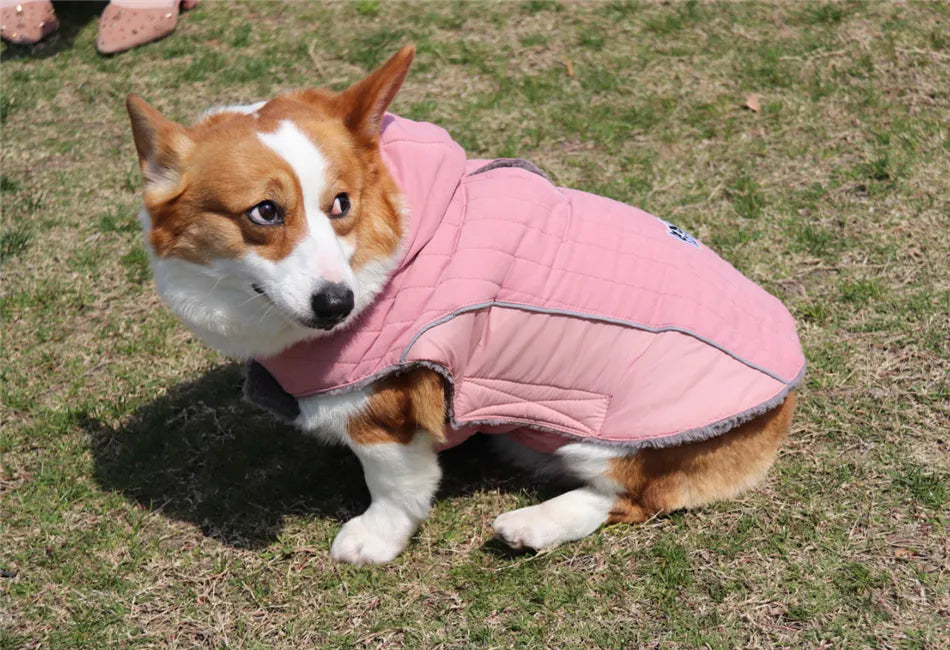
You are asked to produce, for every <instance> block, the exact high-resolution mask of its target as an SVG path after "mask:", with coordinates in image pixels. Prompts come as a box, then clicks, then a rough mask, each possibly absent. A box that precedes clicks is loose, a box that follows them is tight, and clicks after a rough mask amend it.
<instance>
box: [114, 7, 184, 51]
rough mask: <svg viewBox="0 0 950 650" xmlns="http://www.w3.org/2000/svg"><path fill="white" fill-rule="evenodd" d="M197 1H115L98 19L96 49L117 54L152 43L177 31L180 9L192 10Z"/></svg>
mask: <svg viewBox="0 0 950 650" xmlns="http://www.w3.org/2000/svg"><path fill="white" fill-rule="evenodd" d="M197 4H198V0H112V1H111V2H110V3H109V5H108V6H107V7H106V8H105V11H103V12H102V17H101V18H99V38H98V39H97V41H96V48H97V49H98V50H99V52H101V53H102V54H115V53H116V52H122V51H124V50H128V49H131V48H133V47H136V46H138V45H144V44H145V43H151V42H152V41H157V40H158V39H160V38H164V37H166V36H168V35H169V34H171V33H172V32H173V31H175V27H176V26H177V25H178V10H179V6H180V7H182V8H184V9H191V8H193V7H194V6H195V5H197Z"/></svg>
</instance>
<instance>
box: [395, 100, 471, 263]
mask: <svg viewBox="0 0 950 650" xmlns="http://www.w3.org/2000/svg"><path fill="white" fill-rule="evenodd" d="M380 152H381V153H382V157H383V163H384V164H385V165H386V168H387V169H388V170H389V173H390V174H391V175H392V177H393V179H394V180H395V181H396V184H397V185H398V186H399V188H400V189H401V190H402V192H403V194H404V195H405V198H406V201H407V202H408V204H409V224H408V227H409V232H408V234H407V236H406V237H405V240H404V241H405V247H406V253H405V256H404V257H403V262H402V263H401V264H400V266H403V265H405V264H406V262H407V261H409V260H412V259H413V258H414V257H415V256H416V254H417V253H418V252H419V250H420V249H421V248H422V246H423V245H425V243H426V242H428V241H429V239H431V238H432V235H433V234H434V233H435V230H436V228H437V227H438V226H439V223H441V221H442V218H443V216H444V215H445V211H446V209H447V208H448V207H449V203H451V201H452V197H453V196H455V191H456V189H458V185H459V182H460V181H461V179H462V175H463V174H464V173H465V170H466V160H465V150H464V149H462V147H461V146H460V145H459V144H458V143H457V142H455V141H454V140H453V139H452V138H451V136H449V134H448V132H447V131H446V130H445V129H442V128H440V127H438V126H436V125H434V124H429V123H428V122H415V121H413V120H409V119H406V118H402V117H398V116H396V115H392V114H391V113H387V114H386V116H385V117H384V118H383V124H382V134H381V136H380Z"/></svg>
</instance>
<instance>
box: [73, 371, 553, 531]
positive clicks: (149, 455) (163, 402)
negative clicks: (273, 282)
mask: <svg viewBox="0 0 950 650" xmlns="http://www.w3.org/2000/svg"><path fill="white" fill-rule="evenodd" d="M242 381H243V378H242V370H241V368H240V367H239V366H237V365H229V366H225V367H221V368H218V369H215V370H212V371H211V372H209V373H207V374H206V375H204V376H203V377H201V378H200V379H198V380H196V381H193V382H189V383H185V384H181V385H179V386H176V387H175V388H173V389H172V390H170V391H169V392H168V393H167V394H166V395H164V396H162V397H160V398H158V399H156V400H155V401H154V402H151V403H149V404H147V405H145V406H143V407H142V408H140V409H139V410H138V411H136V412H135V413H134V414H133V415H132V417H131V418H130V419H128V420H127V421H126V422H124V423H123V424H122V425H121V426H118V427H111V426H107V425H105V424H103V423H102V422H99V421H97V420H88V421H87V422H86V423H85V427H86V429H87V430H88V431H89V433H90V436H91V447H92V452H93V457H94V461H95V478H96V480H97V482H98V483H99V484H100V486H101V487H103V488H104V489H107V490H116V491H118V492H121V493H122V494H124V495H125V496H126V497H127V498H129V499H131V500H133V501H135V502H137V503H139V504H141V505H143V506H145V507H147V508H150V509H153V510H156V511H159V512H161V513H162V514H163V515H165V516H168V517H171V518H174V519H178V520H182V521H187V522H191V523H193V524H194V525H196V526H198V527H200V528H201V530H202V531H203V532H204V533H205V534H206V535H208V536H210V537H213V538H215V539H218V540H220V541H221V542H223V543H226V544H229V545H232V546H236V547H242V548H259V547H262V546H266V545H267V544H269V543H271V542H273V541H274V540H275V539H276V538H277V535H278V534H279V533H280V530H281V528H282V526H283V522H284V520H285V518H286V517H287V516H289V515H308V516H309V515H315V516H319V517H327V518H332V519H335V520H337V521H341V522H342V521H345V520H346V519H349V518H350V517H352V516H354V515H357V514H359V513H360V512H362V511H363V510H364V509H365V508H366V506H367V505H368V504H369V494H368V492H367V490H366V487H365V484H364V482H363V472H362V468H361V467H360V465H359V462H358V461H357V460H356V457H355V456H353V455H352V454H351V453H350V452H349V451H348V450H346V449H343V448H340V447H330V446H326V445H323V444H321V443H320V442H318V441H317V440H316V439H314V438H313V437H310V436H307V435H304V434H303V433H300V432H298V431H297V430H296V429H294V428H292V427H289V426H286V425H283V424H281V423H279V422H277V421H276V420H275V419H274V418H273V417H272V416H270V415H269V414H267V413H265V412H263V411H260V410H258V409H257V408H255V407H253V406H251V405H249V404H246V403H244V402H243V401H242V400H241V398H240V395H241V384H242ZM441 462H442V467H443V469H444V474H445V479H444V480H443V483H442V488H441V489H440V491H439V495H438V498H440V499H444V498H452V497H457V496H462V495H465V494H471V493H474V492H477V491H479V490H482V489H502V490H505V491H525V492H527V493H529V494H530V495H531V496H532V498H534V497H538V496H539V493H538V491H537V487H536V485H535V484H534V483H533V482H531V481H530V479H523V478H519V477H520V476H521V474H520V473H518V472H516V471H513V470H512V469H511V468H510V467H509V466H507V465H505V464H503V463H501V462H500V461H499V460H498V459H497V457H496V456H495V455H494V454H493V453H492V452H491V450H490V449H489V445H488V443H487V441H486V439H485V437H484V436H475V437H474V438H472V439H471V440H469V441H468V442H466V443H465V444H464V445H462V446H460V447H458V448H456V449H453V450H449V451H447V452H445V453H443V454H442V455H441ZM541 496H546V495H541Z"/></svg>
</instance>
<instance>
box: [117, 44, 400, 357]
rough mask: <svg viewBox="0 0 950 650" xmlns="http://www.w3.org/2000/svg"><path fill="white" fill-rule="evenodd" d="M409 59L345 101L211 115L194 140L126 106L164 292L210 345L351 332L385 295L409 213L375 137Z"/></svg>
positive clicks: (188, 131) (326, 97) (230, 347)
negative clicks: (382, 292) (381, 294)
mask: <svg viewBox="0 0 950 650" xmlns="http://www.w3.org/2000/svg"><path fill="white" fill-rule="evenodd" d="M413 53H414V50H413V48H412V47H411V46H407V47H405V48H403V49H402V50H400V51H399V52H398V53H397V54H396V55H395V56H393V57H392V58H391V59H390V60H389V61H387V62H386V63H385V64H383V65H382V66H381V67H380V68H379V69H378V70H376V71H375V72H373V73H372V74H370V75H369V76H368V77H366V78H364V79H362V80H361V81H359V82H358V83H356V84H354V85H353V86H351V87H350V88H348V89H346V90H344V91H343V92H332V91H329V90H323V89H313V90H305V91H300V92H294V93H289V94H285V95H281V96H278V97H276V98H275V99H273V100H271V101H269V102H266V103H264V102H262V103H260V104H255V105H253V106H247V107H234V108H223V109H216V110H213V111H210V112H209V113H207V114H205V116H204V117H203V119H202V120H200V121H199V122H198V123H197V124H196V125H194V126H192V127H190V128H186V127H184V126H182V125H179V124H176V123H174V122H172V121H170V120H168V119H167V118H165V117H164V116H162V114H161V113H159V112H158V111H157V110H155V109H154V108H152V107H151V106H149V105H148V104H147V103H146V102H145V101H143V100H142V99H141V98H139V97H137V96H135V95H130V96H129V98H128V100H127V106H128V110H129V115H130V117H131V118H132V132H133V135H134V138H135V147H136V149H137V151H138V155H139V162H140V165H141V168H142V173H143V176H144V177H145V190H144V203H145V208H144V210H143V211H142V222H143V227H144V229H145V240H146V247H147V249H148V252H149V257H150V259H151V264H152V270H153V272H154V274H155V280H156V284H157V286H158V290H159V292H160V293H161V295H162V297H163V298H164V299H165V301H166V302H167V303H168V304H169V306H171V308H172V309H173V310H174V311H175V312H176V313H177V314H178V315H179V316H180V317H181V318H182V320H183V321H184V322H185V323H186V324H187V325H188V326H189V327H191V329H192V330H194V331H195V332H196V333H197V334H198V335H199V336H200V337H201V338H203V339H204V340H205V341H207V342H208V343H210V344H211V345H213V346H214V347H216V348H218V349H220V350H221V351H223V352H224V353H226V354H229V355H231V356H234V357H238V358H247V357H258V356H269V355H272V354H275V353H277V352H279V351H280V350H282V349H284V348H286V347H288V346H289V345H292V344H294V343H296V342H299V341H301V340H304V339H307V338H312V337H314V336H319V335H321V334H325V333H327V332H329V331H333V330H336V329H338V328H341V327H345V326H346V325H347V323H349V322H351V321H352V320H353V319H354V318H355V316H356V315H357V314H358V313H359V312H360V311H361V310H362V309H363V308H365V307H366V305H367V304H369V303H370V302H371V301H372V300H373V298H374V297H375V295H376V294H377V293H378V292H379V290H380V289H381V288H382V286H383V284H385V282H386V279H387V278H388V275H389V274H390V273H391V271H392V269H393V267H394V265H395V264H396V262H397V257H398V255H399V248H400V242H401V237H402V234H403V228H404V223H403V217H404V215H403V212H404V208H403V204H402V198H401V196H400V195H399V192H398V189H397V188H396V185H395V183H394V182H393V180H392V178H391V177H390V176H389V174H388V172H387V171H386V170H385V168H384V166H383V163H382V160H381V159H380V154H379V130H380V124H381V121H382V117H383V114H384V112H385V110H386V108H387V107H388V106H389V104H390V102H391V101H392V99H393V97H394V96H395V94H396V92H397V91H398V90H399V87H400V86H401V85H402V82H403V80H404V79H405V77H406V73H407V72H408V70H409V65H410V63H411V62H412V57H413Z"/></svg>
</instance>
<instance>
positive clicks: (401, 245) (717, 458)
mask: <svg viewBox="0 0 950 650" xmlns="http://www.w3.org/2000/svg"><path fill="white" fill-rule="evenodd" d="M413 55H414V50H413V48H412V47H411V46H407V47H405V48H403V49H402V50H400V51H399V52H398V53H396V54H395V55H394V56H393V57H392V58H390V59H389V60H388V61H387V62H386V63H384V64H383V65H382V66H381V67H379V68H378V69H377V70H375V71H374V72H372V73H371V74H369V75H368V76H367V77H365V78H363V79H362V80H360V81H358V82H357V83H355V84H354V85H352V86H350V87H349V88H347V89H346V90H343V91H342V92H334V91H331V90H326V89H308V90H302V91H297V92H289V93H286V94H282V95H279V96H277V97H275V98H274V99H271V100H270V101H266V102H260V103H257V104H253V105H249V106H229V107H221V108H215V109H212V110H210V111H208V112H206V113H205V114H204V115H203V116H202V117H201V118H200V119H199V120H198V122H197V123H196V124H194V125H193V126H190V127H185V126H182V125H180V124H178V123H175V122H173V121H171V120H169V119H167V118H166V117H164V116H163V115H162V114H161V113H160V112H159V111H157V110H156V109H155V108H153V107H152V106H150V105H149V104H147V103H146V102H145V101H144V100H142V99H141V98H139V97H137V96H135V95H130V96H129V97H128V99H127V108H128V112H129V115H130V117H131V122H132V133H133V136H134V141H135V147H136V150H137V152H138V158H139V162H140V165H141V170H142V174H143V177H144V196H143V198H144V208H143V209H142V211H141V220H142V224H143V228H144V233H145V244H146V248H147V251H148V255H149V259H150V262H151V267H152V270H153V273H154V278H155V282H156V286H157V288H158V291H159V293H160V294H161V296H162V298H163V299H164V301H165V302H166V303H167V305H168V306H169V307H170V308H171V309H172V310H173V311H174V312H175V313H176V314H177V315H178V316H179V317H180V318H181V320H182V321H183V322H184V323H185V324H186V325H187V326H188V327H189V328H190V329H191V330H192V331H193V332H194V333H195V334H196V335H197V336H198V337H200V338H201V339H203V340H204V341H205V342H207V343H208V344H210V345H211V346H213V347H215V348H217V349H218V350H220V351H221V352H223V353H224V354H226V355H229V356H231V357H233V358H236V359H239V360H247V361H248V362H249V366H248V374H247V383H246V386H245V392H246V395H247V396H248V397H249V398H250V399H251V400H252V401H255V402H257V403H259V404H262V405H264V406H266V407H268V408H270V409H271V410H272V411H274V412H275V413H277V414H278V415H281V416H283V417H285V418H286V419H287V420H289V421H292V422H293V423H294V424H296V425H297V426H299V427H300V428H302V429H303V430H305V431H307V432H310V433H313V434H314V435H317V436H319V437H320V438H321V439H323V440H325V441H327V442H331V443H335V444H343V445H345V446H347V447H349V448H350V449H351V450H352V451H353V453H355V454H356V456H357V457H358V459H359V461H360V463H361V465H362V467H363V471H364V475H365V480H366V483H367V486H368V487H369V492H370V495H371V504H370V506H369V507H368V509H367V510H366V511H365V512H364V513H363V514H361V515H359V516H357V517H355V518H353V519H351V520H350V521H348V522H346V523H345V524H344V525H343V527H342V529H341V530H340V531H339V533H338V534H337V536H336V538H335V539H334V541H333V543H332V546H331V549H330V554H331V556H332V558H333V559H335V560H337V561H341V562H349V563H354V564H366V563H383V562H387V561H390V560H392V559H393V558H395V557H396V556H397V555H399V553H401V552H402V551H403V550H404V549H405V548H406V547H407V545H408V544H409V541H410V539H411V537H412V535H413V534H414V533H415V531H416V530H417V528H418V527H419V525H420V524H421V522H422V521H423V520H424V519H425V518H426V517H427V515H428V513H429V511H430V508H431V504H432V500H433V496H434V494H435V492H436V490H437V488H438V485H439V481H440V478H441V470H440V467H439V461H438V452H439V451H440V450H442V449H444V448H447V447H450V446H452V445H455V444H458V443H459V442H461V441H462V440H463V439H465V438H466V437H467V436H469V435H472V434H473V433H475V432H483V433H488V434H494V435H493V439H494V440H496V441H497V442H498V445H499V447H500V448H501V450H502V452H503V453H504V454H505V455H507V456H508V457H509V458H511V459H513V460H515V461H516V463H517V464H518V465H519V466H521V467H524V468H525V469H526V470H529V471H536V472H538V473H539V475H547V476H549V477H550V476H554V477H559V478H564V479H568V480H570V481H573V482H575V483H576V484H578V487H576V488H574V489H571V490H569V491H566V492H565V493H563V494H561V495H560V496H557V497H555V498H553V499H550V500H549V501H546V502H544V503H540V504H537V505H533V506H530V507H526V508H521V509H518V510H514V511H512V512H507V513H503V514H500V515H499V516H498V517H497V518H496V519H495V520H494V524H493V528H494V533H495V534H496V535H497V537H498V538H500V539H501V540H503V541H504V542H506V543H507V544H509V545H510V546H511V547H513V548H517V549H521V548H524V549H535V550H537V549H548V548H551V547H554V546H557V545H559V544H562V543H565V542H569V541H572V540H577V539H580V538H583V537H585V536H587V535H589V534H591V533H593V532H594V531H596V530H597V529H598V528H599V527H600V526H601V525H603V524H605V523H614V522H631V523H633V522H643V521H645V520H647V519H649V518H651V517H654V516H656V515H659V514H663V513H669V512H672V511H674V510H678V509H683V508H695V507H698V506H702V505H704V504H707V503H710V502H712V501H715V500H719V499H727V498H730V497H732V496H734V495H736V494H738V493H739V492H741V491H743V490H746V489H748V488H750V487H752V486H753V485H755V484H756V483H757V482H758V481H759V480H760V479H762V477H763V476H764V475H765V473H766V472H767V470H768V469H769V467H770V466H771V465H772V463H773V462H774V460H775V457H776V454H777V451H778V449H779V447H780V446H781V444H782V442H783V440H784V439H785V438H786V436H787V434H788V431H789V427H790V425H791V421H792V413H793V411H794V409H795V401H796V397H795V388H796V387H797V386H798V384H799V383H800V382H801V379H802V376H803V373H804V366H805V364H804V357H803V356H802V354H801V347H800V344H799V343H798V339H797V335H796V334H795V326H794V321H792V319H791V316H790V315H789V314H788V312H787V311H786V310H785V309H784V307H783V306H782V305H781V303H780V302H779V301H778V300H777V299H775V298H773V297H772V296H769V295H768V294H767V293H765V291H764V290H762V289H760V288H759V287H757V286H756V285H754V284H753V283H752V282H751V281H749V280H747V279H746V278H744V277H743V276H741V275H740V274H739V273H738V272H737V271H735V269H733V268H732V267H731V266H729V265H728V264H727V263H726V262H724V261H723V260H721V259H720V258H719V257H718V256H716V255H715V253H713V252H712V251H710V250H709V249H708V248H706V247H705V246H703V245H702V244H701V243H700V242H698V241H696V240H695V239H694V238H692V237H691V236H690V235H689V234H688V233H686V232H685V231H683V230H682V229H680V228H677V227H676V226H673V225H672V224H669V223H667V222H664V221H662V220H660V219H657V218H656V217H653V216H652V215H649V214H647V213H645V212H643V211H640V210H638V209H636V208H632V207H630V206H626V205H623V204H621V203H617V202H614V201H611V200H609V199H605V198H602V197H597V196H594V195H590V194H586V193H583V192H579V191H576V190H568V189H565V188H559V187H557V186H555V185H554V184H553V183H552V182H551V181H550V180H549V179H548V178H547V177H546V176H545V175H544V173H543V172H541V170H539V169H538V168H537V167H535V166H534V165H532V164H531V163H528V162H526V161H521V160H509V159H501V160H494V161H492V160H471V159H468V157H467V156H466V155H465V152H464V150H463V149H462V148H461V147H460V146H459V145H458V144H457V143H455V142H454V141H453V140H452V139H451V137H450V136H449V135H448V134H447V133H446V132H445V131H444V130H442V129H440V128H439V127H436V126H434V125H431V124H425V123H420V122H413V121H411V120H406V119H403V118H399V117H397V116H395V115H392V114H389V113H387V112H386V111H387V108H388V107H389V105H390V103H391V102H392V100H393V98H394V97H395V95H396V93H397V91H398V90H399V88H400V86H401V85H402V83H403V81H404V79H405V78H406V75H407V73H408V70H409V67H410V64H411V62H412V59H413Z"/></svg>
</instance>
